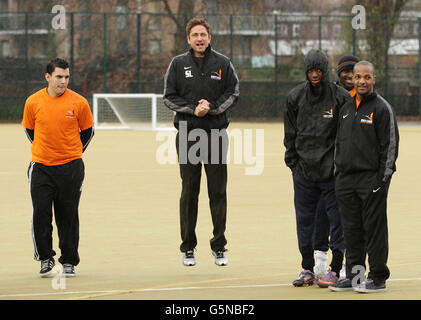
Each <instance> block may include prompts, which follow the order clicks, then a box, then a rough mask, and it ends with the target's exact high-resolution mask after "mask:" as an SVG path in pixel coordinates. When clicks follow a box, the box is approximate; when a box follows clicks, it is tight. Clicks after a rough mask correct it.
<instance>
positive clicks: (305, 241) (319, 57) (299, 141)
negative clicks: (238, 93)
mask: <svg viewBox="0 0 421 320" xmlns="http://www.w3.org/2000/svg"><path fill="white" fill-rule="evenodd" d="M304 67H305V72H306V76H307V81H306V82H304V83H302V84H299V85H298V86H297V87H295V88H294V89H292V91H291V92H290V93H289V95H288V98H287V103H286V110H285V115H284V128H285V138H284V145H285V148H286V151H285V163H286V165H287V166H288V167H289V168H291V170H292V174H293V181H294V204H295V211H296V222H297V235H298V246H299V250H300V253H301V256H302V263H301V265H302V268H303V269H304V270H303V272H301V274H300V277H299V279H297V280H295V281H294V282H293V284H294V285H295V286H302V285H311V284H313V281H314V280H315V278H314V274H313V267H314V256H313V249H314V248H313V232H314V224H315V215H316V208H317V204H318V202H319V200H320V199H323V200H324V201H325V205H326V212H327V215H328V217H329V222H330V227H331V246H332V253H333V259H332V263H331V269H332V270H331V271H330V272H329V279H331V281H334V282H335V281H337V278H338V276H339V271H340V269H341V267H342V261H343V251H344V244H343V234H342V228H341V222H340V218H339V211H338V207H337V202H336V197H335V192H334V176H333V156H334V142H335V136H336V124H337V119H338V114H339V109H340V108H341V107H342V106H343V105H344V104H345V102H346V101H347V99H350V98H351V97H350V95H349V93H348V92H347V91H346V90H345V89H343V88H341V87H340V86H338V85H336V84H334V83H331V81H329V76H328V70H329V69H328V59H327V56H326V55H325V54H324V53H323V52H322V51H320V50H311V51H310V52H309V53H308V54H307V55H306V57H305V60H304ZM332 272H333V273H334V274H333V273H332Z"/></svg>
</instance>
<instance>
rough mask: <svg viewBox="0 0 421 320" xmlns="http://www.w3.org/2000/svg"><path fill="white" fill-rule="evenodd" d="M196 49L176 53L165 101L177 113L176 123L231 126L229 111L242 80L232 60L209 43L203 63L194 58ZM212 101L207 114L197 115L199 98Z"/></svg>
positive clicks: (166, 88) (189, 128)
mask: <svg viewBox="0 0 421 320" xmlns="http://www.w3.org/2000/svg"><path fill="white" fill-rule="evenodd" d="M193 57H194V53H193V49H190V50H189V51H187V52H185V53H184V54H181V55H179V56H176V57H175V58H174V59H173V60H172V61H171V63H170V65H169V66H168V69H167V73H166V74H165V79H164V104H165V105H166V106H167V107H168V108H170V109H171V110H173V111H175V112H176V115H175V117H174V126H175V127H176V128H177V129H178V124H179V122H180V121H186V122H187V129H188V130H191V129H196V128H201V129H204V130H211V129H222V128H226V127H227V126H228V123H229V122H228V119H227V116H226V111H227V110H228V108H230V107H231V106H233V105H234V103H235V102H236V101H237V99H238V96H239V80H238V77H237V73H236V72H235V69H234V66H233V65H232V63H231V61H230V60H229V59H228V58H227V57H225V56H224V55H222V54H220V53H218V52H216V51H214V50H213V49H212V48H211V46H210V45H209V46H208V48H207V49H206V51H205V57H204V58H203V60H202V64H201V65H199V64H198V62H197V59H194V58H193ZM201 99H206V100H208V101H209V102H210V110H209V112H208V114H206V115H205V116H204V117H196V116H195V115H194V110H195V108H196V106H197V105H198V103H199V100H201Z"/></svg>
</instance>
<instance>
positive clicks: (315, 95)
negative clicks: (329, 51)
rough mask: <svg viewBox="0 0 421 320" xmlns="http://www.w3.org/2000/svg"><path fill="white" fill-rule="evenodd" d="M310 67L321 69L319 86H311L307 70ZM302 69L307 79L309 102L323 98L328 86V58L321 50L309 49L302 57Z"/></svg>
mask: <svg viewBox="0 0 421 320" xmlns="http://www.w3.org/2000/svg"><path fill="white" fill-rule="evenodd" d="M311 69H320V70H321V71H322V80H321V84H320V87H313V86H312V85H311V83H310V80H309V79H308V75H307V73H308V71H309V70H311ZM304 70H305V73H306V79H307V88H308V90H307V98H308V100H309V102H310V103H312V104H314V103H318V102H319V101H320V100H322V99H323V97H324V95H325V94H326V90H327V88H328V86H329V60H328V59H327V56H326V54H325V53H324V52H323V51H321V50H314V49H313V50H310V51H309V52H308V53H307V55H306V56H305V58H304Z"/></svg>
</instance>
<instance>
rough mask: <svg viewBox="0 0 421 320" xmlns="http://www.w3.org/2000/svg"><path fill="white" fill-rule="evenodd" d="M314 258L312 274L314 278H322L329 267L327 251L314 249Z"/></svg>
mask: <svg viewBox="0 0 421 320" xmlns="http://www.w3.org/2000/svg"><path fill="white" fill-rule="evenodd" d="M314 260H315V261H314V262H315V264H314V268H313V272H314V275H315V276H316V278H322V277H323V276H325V275H326V274H327V272H328V271H329V267H328V265H327V251H319V250H316V251H315V252H314Z"/></svg>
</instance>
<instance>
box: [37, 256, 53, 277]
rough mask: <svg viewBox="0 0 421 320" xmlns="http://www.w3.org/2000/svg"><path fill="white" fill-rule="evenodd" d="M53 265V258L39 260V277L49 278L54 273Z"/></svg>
mask: <svg viewBox="0 0 421 320" xmlns="http://www.w3.org/2000/svg"><path fill="white" fill-rule="evenodd" d="M54 266H55V261H54V258H53V257H51V258H49V259H46V260H42V261H41V271H40V272H39V274H40V276H41V278H49V277H52V276H53V275H54V272H53V268H54Z"/></svg>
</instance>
